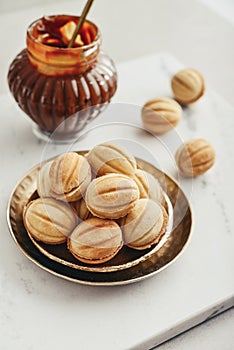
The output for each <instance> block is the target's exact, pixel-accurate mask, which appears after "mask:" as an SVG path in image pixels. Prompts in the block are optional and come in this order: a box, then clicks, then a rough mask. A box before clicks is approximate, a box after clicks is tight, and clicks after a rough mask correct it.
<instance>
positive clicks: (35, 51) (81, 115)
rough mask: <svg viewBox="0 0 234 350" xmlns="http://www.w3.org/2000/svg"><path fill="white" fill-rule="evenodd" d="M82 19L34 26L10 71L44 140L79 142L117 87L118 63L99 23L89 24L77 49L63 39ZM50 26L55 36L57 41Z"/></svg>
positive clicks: (19, 97) (49, 20)
mask: <svg viewBox="0 0 234 350" xmlns="http://www.w3.org/2000/svg"><path fill="white" fill-rule="evenodd" d="M78 20H79V17H77V16H69V15H56V16H49V17H43V18H41V19H39V20H37V21H35V22H33V23H32V24H31V25H30V26H29V27H28V30H27V48H25V49H24V50H23V51H21V52H20V53H19V54H18V55H17V56H16V58H15V59H14V60H13V62H12V63H11V65H10V68H9V72H8V84H9V88H10V91H11V93H12V95H13V96H14V98H15V100H16V102H17V104H18V105H19V107H20V108H21V109H22V110H23V111H24V112H25V113H26V114H27V115H28V116H29V117H30V118H31V119H32V120H33V121H34V123H35V124H34V128H33V130H34V133H35V134H36V135H37V136H38V137H39V138H42V139H47V138H50V137H51V135H52V134H54V135H56V136H54V138H55V139H57V140H58V141H61V142H63V141H65V142H67V141H69V140H72V139H74V138H75V137H76V136H77V135H78V133H79V132H80V131H81V130H82V129H83V128H84V127H85V126H86V125H87V124H88V123H89V122H90V121H92V120H93V119H94V118H95V117H97V116H98V115H99V113H100V112H101V111H102V110H103V108H104V107H105V106H106V105H107V104H108V103H109V102H110V99H111V98H112V96H113V95H114V93H115V91H116V88H117V74H116V69H115V65H114V63H113V61H112V60H111V59H110V58H109V57H108V56H107V55H106V54H105V53H103V52H102V51H101V50H100V46H101V36H100V32H99V30H98V28H97V26H96V25H95V24H94V23H92V22H90V21H85V23H84V24H83V26H82V30H83V32H80V37H79V40H81V43H79V42H78V45H76V47H72V48H67V47H66V44H64V43H62V44H61V43H60V42H59V41H58V40H57V38H56V30H57V29H58V28H61V27H63V25H64V23H65V24H67V23H71V22H73V23H77V22H78ZM45 23H47V24H48V23H49V27H48V25H47V29H49V30H52V31H53V32H54V38H53V40H52V39H51V38H50V36H48V33H46V28H45V27H46V26H45ZM53 23H54V24H53ZM60 24H61V25H60ZM53 25H54V27H53ZM59 25H60V27H59ZM51 26H52V27H51ZM51 28H52V29H51ZM67 28H68V27H67ZM67 28H66V30H67ZM65 34H66V33H65ZM43 40H44V41H43ZM46 40H47V42H46V43H45V41H46ZM56 40H57V41H56ZM82 40H83V41H82ZM63 44H64V45H63Z"/></svg>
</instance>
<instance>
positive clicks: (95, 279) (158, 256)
mask: <svg viewBox="0 0 234 350" xmlns="http://www.w3.org/2000/svg"><path fill="white" fill-rule="evenodd" d="M79 153H80V154H84V153H86V152H85V151H84V152H79ZM137 163H138V166H139V167H140V168H141V169H144V170H146V171H148V172H149V173H151V174H152V175H154V176H155V177H157V178H158V179H159V181H160V182H161V183H162V185H164V186H165V187H166V190H167V195H165V199H166V203H167V209H168V211H169V217H170V219H171V227H170V225H169V227H168V230H167V233H166V234H165V235H164V236H163V237H162V239H161V240H160V242H159V244H158V245H156V246H155V247H153V248H152V249H148V250H145V251H137V250H133V249H130V248H127V247H123V248H122V250H121V252H120V253H119V254H118V255H117V256H116V257H115V258H114V259H112V260H111V261H109V262H108V263H109V265H108V264H107V265H104V264H103V265H104V266H99V267H98V268H96V267H95V268H92V267H89V266H87V265H85V264H82V263H79V262H78V261H77V260H76V259H75V258H71V256H70V253H69V252H68V251H67V250H66V249H65V246H64V245H58V246H48V245H45V244H44V245H43V244H41V243H39V242H36V241H35V240H34V242H33V241H32V240H31V239H30V237H29V236H28V234H27V232H26V230H25V228H24V225H23V221H22V213H23V210H24V206H25V205H26V204H27V203H28V201H29V200H31V199H32V198H34V197H35V196H37V193H36V186H37V174H38V171H39V169H40V165H37V166H35V167H34V168H33V169H31V170H30V171H29V172H28V173H27V174H26V175H25V176H24V177H23V178H22V179H21V180H20V181H19V183H18V184H17V185H16V187H15V189H14V190H13V193H12V195H11V197H10V200H9V204H8V209H7V220H8V225H9V229H10V232H11V235H12V236H13V238H14V240H15V242H16V244H17V245H18V247H19V248H20V249H21V250H22V251H23V253H24V254H25V255H26V256H27V257H28V258H29V259H30V260H31V261H33V262H34V263H35V264H37V265H38V266H40V267H41V268H43V269H45V270H47V271H48V272H50V273H52V274H54V275H57V276H59V277H62V278H64V279H67V280H70V281H73V282H77V283H83V284H90V285H120V284H128V283H132V282H136V281H140V280H142V279H144V278H146V277H149V276H152V275H154V274H155V273H157V272H159V271H161V270H162V269H164V268H165V267H166V266H168V265H169V264H171V263H172V262H173V261H174V260H175V258H177V257H178V256H179V255H180V254H181V252H182V251H183V250H184V248H185V246H186V243H187V242H188V239H189V237H190V234H191V226H192V214H191V208H190V206H189V203H188V200H187V199H186V197H185V195H184V193H183V192H182V191H181V189H180V188H179V186H178V184H177V183H176V182H175V181H174V180H172V179H171V178H170V177H169V176H167V175H165V174H164V173H162V172H161V171H160V170H158V169H157V168H155V167H154V166H153V165H151V164H149V163H147V162H145V161H143V160H140V159H137ZM172 212H173V215H172ZM172 226H173V227H172ZM61 252H62V253H61ZM68 257H69V258H68ZM72 259H73V260H72ZM90 269H91V270H90ZM95 269H96V270H95Z"/></svg>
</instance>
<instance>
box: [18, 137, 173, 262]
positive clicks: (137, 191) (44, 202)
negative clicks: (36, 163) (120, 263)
mask: <svg viewBox="0 0 234 350" xmlns="http://www.w3.org/2000/svg"><path fill="white" fill-rule="evenodd" d="M37 192H38V195H39V198H37V199H35V200H32V201H30V202H29V203H28V204H27V206H26V207H25V210H24V214H23V222H24V226H25V228H26V230H27V232H28V234H29V236H30V237H32V238H34V239H36V240H38V241H41V242H43V243H46V244H61V243H65V242H67V248H68V250H69V251H70V252H71V254H72V255H73V256H74V257H75V258H76V259H78V260H80V261H82V262H84V263H87V264H101V263H104V262H106V261H108V260H110V259H112V258H113V257H114V256H115V255H116V254H117V253H118V252H119V251H120V249H121V248H122V246H123V244H125V245H127V246H128V247H130V248H132V249H137V250H144V249H147V248H150V247H151V246H152V245H155V244H157V243H158V242H159V241H160V239H161V237H162V236H163V235H164V234H165V231H166V227H167V223H168V214H167V212H166V210H165V208H164V194H163V190H162V187H161V185H160V184H159V182H158V180H157V179H156V178H155V177H154V176H153V175H151V174H149V173H147V172H146V171H143V170H141V169H139V168H138V167H137V162H136V159H135V158H134V156H133V155H132V154H131V153H130V152H129V151H128V150H127V149H126V148H124V147H123V146H121V145H118V144H113V143H102V144H99V145H97V146H95V147H94V148H93V149H91V150H90V151H89V152H88V153H87V154H86V155H85V156H82V155H80V154H78V153H76V152H69V153H66V154H62V155H60V156H58V157H56V158H55V159H54V160H52V161H49V162H47V163H45V164H44V165H43V166H42V167H41V170H40V171H39V175H38V183H37Z"/></svg>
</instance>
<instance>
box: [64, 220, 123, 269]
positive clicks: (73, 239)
mask: <svg viewBox="0 0 234 350" xmlns="http://www.w3.org/2000/svg"><path fill="white" fill-rule="evenodd" d="M67 244H68V249H69V251H70V252H71V253H72V254H73V255H74V256H75V257H76V258H77V259H79V260H80V261H82V262H85V263H89V264H100V263H103V262H105V261H108V260H110V259H112V258H113V257H114V256H115V255H116V254H117V253H118V251H119V250H120V249H121V247H122V244H123V243H122V232H121V229H120V227H119V226H118V225H117V223H116V222H114V221H112V220H103V219H99V218H90V219H87V220H85V221H83V222H82V223H80V224H79V225H78V226H77V227H76V228H75V229H74V231H73V232H72V234H71V236H70V237H69V238H68V243H67Z"/></svg>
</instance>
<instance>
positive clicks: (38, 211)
mask: <svg viewBox="0 0 234 350" xmlns="http://www.w3.org/2000/svg"><path fill="white" fill-rule="evenodd" d="M23 220H24V226H25V228H26V230H27V231H28V233H29V234H30V235H32V237H34V238H35V239H37V240H39V241H42V242H44V243H47V244H59V243H63V242H65V241H66V239H67V236H68V235H69V234H70V232H71V231H72V230H73V228H74V227H75V225H76V224H77V216H76V215H75V212H74V210H72V209H71V207H70V206H69V205H68V204H67V203H63V202H60V201H57V200H55V199H52V198H38V199H36V200H34V201H32V202H30V203H29V204H28V205H27V207H26V209H25V212H24V216H23Z"/></svg>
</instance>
